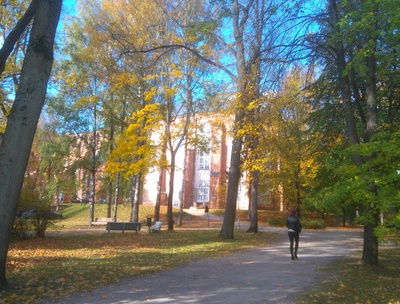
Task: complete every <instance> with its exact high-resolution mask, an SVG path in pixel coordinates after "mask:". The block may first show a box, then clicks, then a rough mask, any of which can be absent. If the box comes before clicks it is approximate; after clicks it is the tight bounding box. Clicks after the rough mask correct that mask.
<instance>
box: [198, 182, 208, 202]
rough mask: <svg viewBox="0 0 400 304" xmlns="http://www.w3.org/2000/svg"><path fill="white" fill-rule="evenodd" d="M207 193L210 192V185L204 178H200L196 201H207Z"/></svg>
mask: <svg viewBox="0 0 400 304" xmlns="http://www.w3.org/2000/svg"><path fill="white" fill-rule="evenodd" d="M209 194H210V185H209V184H208V183H207V182H206V181H205V180H201V181H200V183H199V188H198V192H197V202H198V203H208V202H209Z"/></svg>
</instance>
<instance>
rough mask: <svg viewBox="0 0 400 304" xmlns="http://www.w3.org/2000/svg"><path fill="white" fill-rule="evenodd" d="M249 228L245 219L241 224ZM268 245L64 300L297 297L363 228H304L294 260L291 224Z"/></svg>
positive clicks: (244, 302) (349, 248)
mask: <svg viewBox="0 0 400 304" xmlns="http://www.w3.org/2000/svg"><path fill="white" fill-rule="evenodd" d="M241 226H242V228H243V229H245V228H246V227H245V224H242V225H241ZM260 230H263V231H275V232H278V236H277V238H276V239H275V240H274V242H273V243H271V244H269V245H268V246H266V247H262V248H257V249H251V250H246V251H241V252H239V253H236V254H232V255H230V256H226V257H224V258H220V259H209V260H203V261H197V262H193V263H190V264H187V265H183V266H180V267H177V268H175V269H172V270H167V271H162V272H160V273H158V274H154V275H149V276H145V277H136V278H129V279H124V280H122V281H120V282H119V283H116V284H114V285H110V286H107V287H101V288H98V289H96V290H94V291H92V292H90V293H79V294H73V295H72V296H70V297H69V298H66V299H63V300H62V301H59V302H58V303H74V304H78V303H81V304H82V303H98V304H99V303H104V304H110V303H144V302H146V303H241V304H251V303H257V304H260V303H285V304H290V303H295V299H296V297H297V296H298V295H299V294H300V293H301V292H302V291H304V290H307V289H309V288H311V287H312V286H313V285H315V284H318V283H319V282H320V281H321V280H322V279H323V278H324V277H325V276H327V275H329V273H328V272H327V270H324V268H325V267H326V266H327V265H328V264H329V263H330V262H331V261H333V260H335V259H339V258H342V257H345V256H348V255H351V254H353V253H355V252H356V251H358V250H361V249H362V231H361V230H354V231H347V230H346V231H345V230H323V231H311V230H304V231H303V232H302V233H301V236H300V249H299V253H298V256H299V259H298V260H294V261H292V260H291V258H290V254H289V248H288V247H289V245H288V237H287V232H286V229H280V228H268V227H261V229H260Z"/></svg>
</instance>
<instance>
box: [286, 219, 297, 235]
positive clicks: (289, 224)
mask: <svg viewBox="0 0 400 304" xmlns="http://www.w3.org/2000/svg"><path fill="white" fill-rule="evenodd" d="M286 226H287V227H288V229H292V230H294V231H296V232H298V233H300V232H301V223H300V220H299V219H298V218H297V217H295V216H289V217H288V218H287V220H286Z"/></svg>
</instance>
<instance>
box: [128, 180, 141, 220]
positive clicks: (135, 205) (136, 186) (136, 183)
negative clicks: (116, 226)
mask: <svg viewBox="0 0 400 304" xmlns="http://www.w3.org/2000/svg"><path fill="white" fill-rule="evenodd" d="M140 179H141V177H140V173H139V174H136V175H135V176H134V177H133V182H132V212H131V219H130V220H131V222H138V221H139V196H140Z"/></svg>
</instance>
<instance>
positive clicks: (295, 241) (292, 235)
mask: <svg viewBox="0 0 400 304" xmlns="http://www.w3.org/2000/svg"><path fill="white" fill-rule="evenodd" d="M288 234H289V240H290V253H291V254H292V257H293V256H294V257H297V249H299V233H298V232H291V231H289V232H288ZM293 245H294V255H293Z"/></svg>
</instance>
